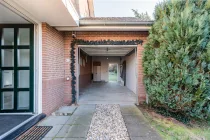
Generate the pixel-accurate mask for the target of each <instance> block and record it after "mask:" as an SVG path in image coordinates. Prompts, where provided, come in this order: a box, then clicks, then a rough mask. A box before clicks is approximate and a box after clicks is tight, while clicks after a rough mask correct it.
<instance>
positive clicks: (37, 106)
mask: <svg viewBox="0 0 210 140" xmlns="http://www.w3.org/2000/svg"><path fill="white" fill-rule="evenodd" d="M0 4H2V5H3V6H5V7H7V8H8V9H9V10H11V11H13V12H14V13H16V14H17V15H19V16H21V17H22V18H24V19H25V20H27V21H28V22H29V23H30V24H34V85H35V86H34V109H33V110H34V111H33V112H32V113H34V114H39V113H42V22H40V21H39V20H38V19H36V18H35V17H34V16H32V15H31V14H30V13H28V12H27V11H26V10H25V9H23V8H22V7H21V6H19V5H18V4H17V3H16V2H14V1H13V0H9V1H5V0H2V1H0ZM7 114H9V113H7ZM12 114H20V113H12ZM21 114H25V113H21Z"/></svg>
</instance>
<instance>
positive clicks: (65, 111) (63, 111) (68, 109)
mask: <svg viewBox="0 0 210 140" xmlns="http://www.w3.org/2000/svg"><path fill="white" fill-rule="evenodd" d="M76 108H77V106H63V107H61V108H59V109H58V110H57V111H55V112H54V113H52V115H54V116H70V115H72V114H73V113H74V111H75V110H76Z"/></svg>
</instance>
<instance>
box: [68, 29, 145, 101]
mask: <svg viewBox="0 0 210 140" xmlns="http://www.w3.org/2000/svg"><path fill="white" fill-rule="evenodd" d="M71 34H72V32H66V33H65V59H70V47H69V46H70V42H71ZM76 36H77V39H84V40H95V41H96V40H108V39H110V40H136V39H141V40H143V41H144V43H143V45H144V44H145V42H146V39H147V36H148V32H76ZM143 45H138V47H137V61H138V63H137V68H138V70H137V76H138V79H137V84H138V88H137V93H138V97H139V101H140V102H143V101H145V100H146V92H145V88H144V84H143V67H142V56H143V49H144V48H143ZM65 71H66V73H65V77H71V75H70V62H65ZM76 71H77V70H76ZM69 85H71V83H70V81H66V82H65V94H66V96H67V97H68V98H65V100H66V102H71V98H69V97H71V88H70V87H69Z"/></svg>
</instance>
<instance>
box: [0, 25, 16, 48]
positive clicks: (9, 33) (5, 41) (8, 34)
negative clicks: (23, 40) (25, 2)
mask: <svg viewBox="0 0 210 140" xmlns="http://www.w3.org/2000/svg"><path fill="white" fill-rule="evenodd" d="M1 45H14V29H13V28H4V29H3V34H2V39H1Z"/></svg>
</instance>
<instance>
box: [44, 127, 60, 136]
mask: <svg viewBox="0 0 210 140" xmlns="http://www.w3.org/2000/svg"><path fill="white" fill-rule="evenodd" d="M62 127H63V125H55V126H53V128H52V129H51V130H50V131H49V132H48V133H47V135H45V138H54V137H55V136H56V135H57V134H58V132H59V131H60V130H61V128H62Z"/></svg>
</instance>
